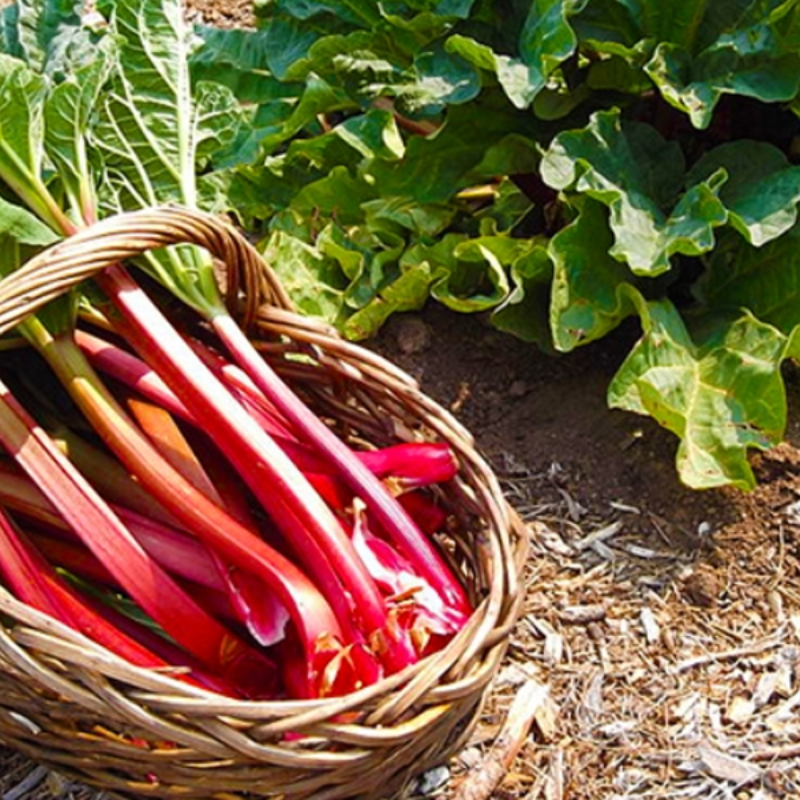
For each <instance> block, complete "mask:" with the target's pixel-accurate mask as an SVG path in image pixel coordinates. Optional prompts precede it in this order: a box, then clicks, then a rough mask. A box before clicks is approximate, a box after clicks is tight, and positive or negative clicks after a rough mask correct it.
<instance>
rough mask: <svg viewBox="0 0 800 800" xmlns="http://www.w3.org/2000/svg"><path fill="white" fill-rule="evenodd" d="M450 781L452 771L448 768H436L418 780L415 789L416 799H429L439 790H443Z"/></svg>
mask: <svg viewBox="0 0 800 800" xmlns="http://www.w3.org/2000/svg"><path fill="white" fill-rule="evenodd" d="M449 780H450V770H449V768H448V767H445V766H442V767H434V768H433V769H429V770H428V771H427V772H423V773H422V775H420V776H419V778H417V785H416V786H415V787H414V795H415V796H416V797H427V796H429V795H432V794H433V793H434V792H436V791H437V790H438V789H443V788H444V787H445V786H446V785H447V782H448V781H449Z"/></svg>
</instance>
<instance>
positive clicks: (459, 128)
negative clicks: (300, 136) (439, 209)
mask: <svg viewBox="0 0 800 800" xmlns="http://www.w3.org/2000/svg"><path fill="white" fill-rule="evenodd" d="M476 114H477V115H479V116H480V119H481V124H480V125H476ZM531 128H532V123H531V121H530V119H529V118H527V117H526V116H525V115H521V114H518V113H516V112H514V111H513V110H511V109H509V108H508V107H507V106H506V107H505V108H504V107H503V106H499V107H498V105H497V104H495V103H494V102H486V103H485V104H484V103H478V104H477V105H476V106H473V107H470V108H467V107H466V106H453V107H452V108H451V109H450V112H449V114H448V119H447V123H446V124H445V125H444V126H442V127H441V128H440V129H439V130H438V131H437V132H436V133H435V134H433V135H431V136H427V137H422V136H415V137H413V138H412V139H411V140H410V141H409V142H408V144H407V146H406V149H405V153H404V156H403V158H402V159H399V160H397V161H392V162H388V161H385V160H380V161H374V162H372V163H371V164H369V165H368V166H366V167H365V171H366V172H368V173H369V174H370V176H371V177H372V178H374V180H375V186H376V188H377V190H378V191H379V192H380V193H381V194H383V195H386V196H403V197H413V198H415V199H416V200H417V201H418V202H421V203H441V202H447V201H449V200H451V199H452V198H453V197H454V195H456V194H457V192H459V191H460V190H461V189H464V188H466V187H468V186H470V185H471V183H472V182H473V181H475V179H476V174H481V175H482V176H483V177H485V176H486V173H485V172H483V171H482V165H483V164H484V162H485V159H487V158H491V161H492V165H493V166H492V168H493V169H497V168H498V167H497V164H498V162H499V159H501V158H502V157H503V155H504V154H506V153H508V154H509V159H510V158H512V157H514V158H519V161H518V164H519V168H520V169H525V168H529V167H531V166H532V165H533V164H535V161H536V160H538V155H537V156H535V157H532V152H533V145H532V144H529V143H526V144H523V141H524V137H523V136H522V134H524V133H528V132H530V131H531ZM510 134H514V136H513V138H505V137H507V136H509V135H510ZM498 146H499V147H500V148H501V149H497V148H498ZM494 174H497V173H494Z"/></svg>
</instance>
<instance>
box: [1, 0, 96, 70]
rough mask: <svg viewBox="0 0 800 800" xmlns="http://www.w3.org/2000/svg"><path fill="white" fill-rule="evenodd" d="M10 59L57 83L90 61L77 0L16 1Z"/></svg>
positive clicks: (90, 45) (80, 4)
mask: <svg viewBox="0 0 800 800" xmlns="http://www.w3.org/2000/svg"><path fill="white" fill-rule="evenodd" d="M16 5H17V7H18V14H17V17H16V20H15V24H16V27H17V31H16V36H15V39H16V42H17V48H16V49H15V51H13V54H14V55H17V56H19V57H20V58H22V59H23V60H24V61H26V62H27V63H28V64H29V65H30V66H31V67H32V68H33V69H35V70H36V71H37V72H39V73H42V74H44V75H47V76H48V77H51V78H54V79H56V80H61V79H62V78H63V77H64V76H65V75H67V74H69V73H70V72H71V70H73V69H75V68H77V67H78V66H79V65H82V64H87V63H91V62H92V61H93V60H94V53H93V49H94V42H93V36H92V32H91V30H90V29H89V28H88V27H86V26H84V25H83V21H82V19H81V18H82V15H83V8H84V3H83V2H81V0H18V2H17V3H16Z"/></svg>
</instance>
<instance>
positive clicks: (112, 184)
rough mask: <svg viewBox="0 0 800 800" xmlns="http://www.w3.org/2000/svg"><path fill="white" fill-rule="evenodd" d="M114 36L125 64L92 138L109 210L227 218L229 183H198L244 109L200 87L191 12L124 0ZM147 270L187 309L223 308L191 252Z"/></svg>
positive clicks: (164, 258) (160, 259) (171, 2)
mask: <svg viewBox="0 0 800 800" xmlns="http://www.w3.org/2000/svg"><path fill="white" fill-rule="evenodd" d="M111 31H112V33H113V34H114V35H116V36H119V37H120V39H121V44H120V48H119V57H118V59H117V61H116V69H115V70H114V73H113V74H112V77H111V82H110V85H109V87H108V88H107V89H106V90H105V91H104V92H103V94H102V101H103V102H101V103H100V104H99V105H100V107H99V108H98V109H97V117H96V124H95V125H94V129H93V139H92V143H93V145H94V146H95V148H96V150H97V152H98V153H99V156H100V157H101V158H102V159H103V162H104V174H103V176H102V181H101V183H100V186H99V196H100V202H101V204H102V206H103V209H104V210H105V211H112V212H113V211H118V210H121V209H129V208H141V207H143V206H144V207H147V206H151V205H159V204H162V203H169V202H177V203H181V204H183V205H186V206H188V207H191V208H196V207H199V206H201V205H202V206H205V207H206V208H207V210H213V211H224V210H227V208H228V202H229V200H228V198H227V197H226V196H225V195H226V193H225V192H224V191H222V190H221V185H220V184H221V182H220V181H218V180H215V179H214V178H213V176H206V177H205V179H204V181H199V180H198V177H197V176H198V174H199V173H201V172H203V171H205V170H206V168H207V166H208V164H209V162H210V160H211V157H212V155H214V154H215V153H216V152H217V151H219V150H224V149H225V148H226V147H227V146H228V145H229V144H230V143H231V142H232V141H233V140H234V138H235V136H236V133H237V129H238V125H239V121H240V119H241V110H240V107H239V105H238V103H237V102H236V99H235V98H234V96H233V94H232V92H231V91H230V89H228V88H227V87H225V86H223V85H221V84H215V83H203V84H199V85H198V86H196V87H193V86H192V85H191V80H190V74H189V59H190V55H191V52H192V49H193V47H194V44H195V39H194V36H193V33H192V30H191V28H190V27H189V26H188V25H187V24H186V22H185V21H184V19H183V8H182V5H181V4H180V3H179V2H178V0H143V2H138V1H137V0H118V2H116V3H115V4H114V15H113V18H112V25H111ZM217 201H222V204H221V205H220V206H219V207H216V208H214V207H213V206H209V203H211V202H217ZM166 262H168V263H169V265H168V266H167V267H166V268H163V266H164V264H165V263H166ZM148 263H149V265H150V269H151V270H152V271H153V272H154V273H155V274H156V276H157V277H158V279H159V280H160V281H162V282H163V283H164V284H165V285H167V286H168V287H169V288H170V289H171V291H173V292H174V293H175V294H176V295H178V296H179V297H181V298H182V299H183V300H184V301H185V302H186V303H188V304H190V305H192V306H195V307H197V308H199V309H202V310H204V311H206V312H210V311H212V306H213V307H214V309H216V308H217V307H219V306H220V303H221V299H219V298H218V297H217V295H216V291H217V290H216V281H215V278H214V274H213V269H212V264H211V261H210V259H209V258H207V257H206V256H200V255H199V254H198V252H197V251H195V250H189V249H186V248H184V249H182V250H180V251H179V252H175V251H169V253H167V254H161V253H159V254H151V255H149V256H148Z"/></svg>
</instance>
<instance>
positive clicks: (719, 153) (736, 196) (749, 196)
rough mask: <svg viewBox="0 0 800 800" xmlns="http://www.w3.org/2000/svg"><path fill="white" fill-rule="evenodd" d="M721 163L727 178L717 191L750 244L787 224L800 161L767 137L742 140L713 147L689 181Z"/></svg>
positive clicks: (796, 198) (798, 198) (799, 197)
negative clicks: (791, 158) (794, 162)
mask: <svg viewBox="0 0 800 800" xmlns="http://www.w3.org/2000/svg"><path fill="white" fill-rule="evenodd" d="M719 169H724V170H725V173H726V174H727V176H728V178H727V180H726V181H725V184H724V185H723V186H722V188H721V189H720V193H719V197H720V200H722V202H723V203H724V205H725V207H726V208H727V209H728V216H729V220H730V223H731V225H733V227H734V228H736V230H738V231H739V232H740V233H741V234H742V236H744V237H745V239H747V241H748V242H749V243H750V244H753V245H755V246H756V247H760V246H761V245H763V244H765V243H766V242H768V241H770V240H771V239H775V238H777V237H778V236H780V235H781V234H782V233H784V232H786V231H787V230H789V229H790V228H791V227H792V226H793V225H794V223H795V221H796V219H797V203H798V202H800V167H796V166H792V164H790V163H789V159H787V158H786V156H785V155H784V154H783V153H782V152H781V151H780V150H778V148H777V147H775V146H774V145H771V144H769V143H767V142H759V141H751V140H744V139H742V140H739V141H736V142H729V143H728V144H724V145H720V146H719V147H715V148H714V149H713V150H711V151H709V152H708V153H707V154H706V155H705V156H704V157H703V158H702V159H701V160H700V161H699V162H698V163H697V164H696V165H695V167H694V168H693V169H692V171H691V172H690V174H689V176H688V178H687V179H688V180H689V181H690V182H692V181H694V180H703V179H705V178H707V177H708V176H709V175H711V174H713V173H714V172H716V171H717V170H719Z"/></svg>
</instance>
